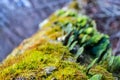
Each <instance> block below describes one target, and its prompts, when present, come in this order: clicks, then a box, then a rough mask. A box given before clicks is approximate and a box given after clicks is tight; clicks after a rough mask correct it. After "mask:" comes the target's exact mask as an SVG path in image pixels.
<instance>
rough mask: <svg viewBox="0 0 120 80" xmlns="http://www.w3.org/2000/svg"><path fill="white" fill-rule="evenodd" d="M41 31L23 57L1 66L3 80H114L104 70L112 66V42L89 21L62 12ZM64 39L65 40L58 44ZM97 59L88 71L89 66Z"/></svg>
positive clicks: (51, 18) (82, 17)
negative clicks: (110, 63)
mask: <svg viewBox="0 0 120 80" xmlns="http://www.w3.org/2000/svg"><path fill="white" fill-rule="evenodd" d="M40 31H41V33H40V32H39V33H38V34H36V35H35V37H33V38H35V39H33V40H32V43H30V44H27V48H26V47H25V50H24V51H23V52H22V53H21V55H17V56H15V57H10V58H8V59H7V60H6V61H5V62H4V63H3V64H2V66H0V74H1V75H0V80H6V79H8V80H11V79H18V78H19V79H28V80H31V79H32V80H33V79H35V80H51V79H53V80H54V79H57V80H88V79H94V78H96V77H97V78H98V77H99V78H101V79H102V78H103V80H114V78H113V76H112V74H111V73H110V72H108V71H107V67H106V66H104V65H106V63H107V64H108V63H109V62H107V60H108V59H106V58H108V55H109V54H111V52H110V51H109V49H110V46H109V44H110V42H109V38H108V37H107V36H106V35H104V34H101V33H99V32H98V31H97V30H96V26H95V23H94V21H93V20H91V19H90V18H89V17H87V16H82V15H78V14H77V13H76V12H71V11H69V10H68V11H64V10H60V11H58V12H56V13H54V14H53V15H51V16H50V17H49V19H48V22H47V23H46V24H44V25H43V26H42V28H41V30H40ZM40 34H41V35H40ZM61 37H64V39H63V40H61V42H59V41H57V40H58V38H61ZM36 40H37V41H38V42H37V44H35V45H34V43H36ZM32 44H33V45H32ZM30 46H32V47H30ZM28 47H29V49H28ZM21 51H22V50H21ZM70 52H71V53H70ZM108 52H109V53H108ZM105 54H106V55H105ZM103 57H104V60H106V62H104V60H103ZM109 57H110V56H109ZM96 58H97V59H96ZM95 59H96V61H95V62H94V63H93V64H91V67H90V68H89V70H88V69H87V66H88V64H89V63H91V62H92V61H94V60H95ZM102 60H103V61H102ZM116 60H119V59H116ZM76 61H77V62H78V63H77V62H76ZM100 61H101V62H103V63H102V64H100V63H99V62H100ZM80 63H82V64H80ZM96 65H97V66H96ZM103 66H104V67H103ZM116 66H117V64H116V65H115V67H116ZM117 69H118V68H117ZM113 70H114V69H113ZM87 73H88V74H87ZM98 74H100V75H102V77H101V76H99V75H98ZM91 77H92V78H91Z"/></svg>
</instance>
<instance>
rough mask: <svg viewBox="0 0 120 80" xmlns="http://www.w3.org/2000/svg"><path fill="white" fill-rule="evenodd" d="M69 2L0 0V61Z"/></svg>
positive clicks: (67, 0)
mask: <svg viewBox="0 0 120 80" xmlns="http://www.w3.org/2000/svg"><path fill="white" fill-rule="evenodd" d="M69 2H70V0H0V61H1V60H2V59H4V58H5V57H6V56H7V55H8V54H9V53H10V52H11V51H12V50H13V49H14V48H15V47H17V46H18V44H20V42H22V40H23V39H25V38H28V37H30V36H31V35H32V34H34V33H35V32H36V31H37V30H38V25H39V23H40V22H41V21H43V20H44V19H45V18H47V17H48V16H49V15H50V14H51V13H53V12H54V11H56V10H57V9H60V8H62V7H63V6H64V5H65V4H66V3H69Z"/></svg>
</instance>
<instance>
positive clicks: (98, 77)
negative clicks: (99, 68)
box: [89, 74, 103, 80]
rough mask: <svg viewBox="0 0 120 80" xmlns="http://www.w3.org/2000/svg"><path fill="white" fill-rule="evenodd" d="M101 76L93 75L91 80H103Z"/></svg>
mask: <svg viewBox="0 0 120 80" xmlns="http://www.w3.org/2000/svg"><path fill="white" fill-rule="evenodd" d="M102 77H103V76H102V75H101V74H96V75H93V76H92V77H91V78H90V79H89V80H103V79H102Z"/></svg>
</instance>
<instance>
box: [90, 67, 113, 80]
mask: <svg viewBox="0 0 120 80" xmlns="http://www.w3.org/2000/svg"><path fill="white" fill-rule="evenodd" d="M98 73H99V74H101V75H102V76H103V80H114V79H115V78H114V77H113V76H112V73H110V72H108V71H107V70H106V69H105V68H103V67H102V66H100V65H96V66H93V67H92V68H91V69H90V71H89V75H92V76H93V75H95V74H98Z"/></svg>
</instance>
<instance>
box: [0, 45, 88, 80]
mask: <svg viewBox="0 0 120 80" xmlns="http://www.w3.org/2000/svg"><path fill="white" fill-rule="evenodd" d="M28 54H29V55H28ZM24 55H27V56H26V57H23V58H22V59H21V61H19V62H18V63H15V64H13V65H11V66H9V67H6V68H4V69H2V70H0V73H1V75H0V79H2V80H3V79H13V78H26V79H27V78H30V76H33V77H35V78H36V79H38V78H45V79H48V80H49V79H51V78H54V77H55V78H57V79H60V80H61V79H72V78H75V77H76V78H77V77H79V78H83V79H85V80H86V79H87V77H86V75H85V74H84V73H83V72H80V71H82V69H83V67H82V66H79V65H78V64H77V63H74V58H73V57H72V55H71V54H70V53H69V51H68V49H67V48H66V47H64V46H62V45H61V44H59V43H57V44H56V43H52V44H51V43H46V44H44V45H41V46H38V47H37V48H36V49H33V50H29V51H26V52H25V53H24ZM18 59H19V58H18ZM69 59H71V60H73V62H71V61H70V60H69ZM13 60H14V58H13ZM49 66H54V67H55V68H56V70H55V71H54V72H52V73H51V74H50V75H47V74H46V72H45V68H46V67H49ZM78 73H80V74H78ZM80 75H81V76H80Z"/></svg>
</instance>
